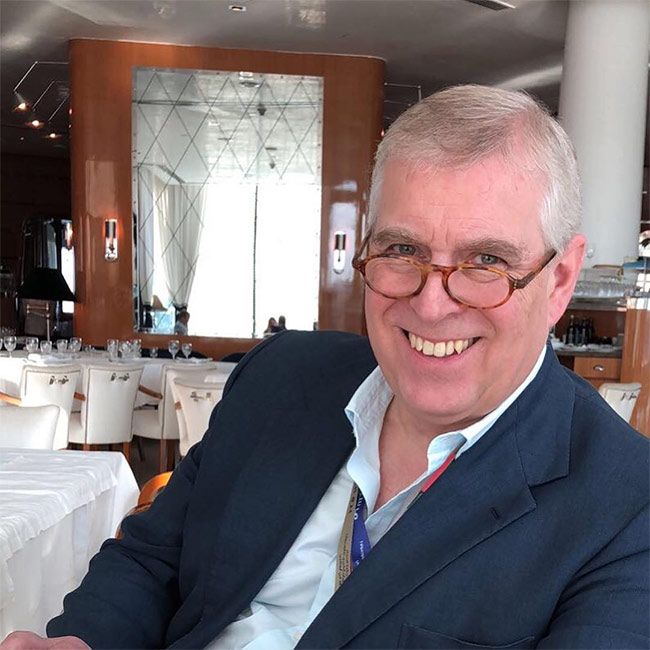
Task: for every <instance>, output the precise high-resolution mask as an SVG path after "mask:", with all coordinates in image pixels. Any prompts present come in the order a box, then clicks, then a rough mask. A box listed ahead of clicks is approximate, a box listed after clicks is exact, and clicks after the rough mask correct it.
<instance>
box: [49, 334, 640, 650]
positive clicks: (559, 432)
mask: <svg viewBox="0 0 650 650" xmlns="http://www.w3.org/2000/svg"><path fill="white" fill-rule="evenodd" d="M375 365H376V362H375V360H374V358H373V356H372V353H371V350H370V347H369V345H368V342H367V340H366V339H363V338H360V337H357V336H354V335H350V334H341V333H335V332H315V333H298V332H287V333H282V334H278V335H276V336H274V337H271V338H270V339H267V340H266V341H265V342H263V343H262V344H260V345H259V346H257V347H256V348H255V349H254V350H253V351H251V352H250V353H249V354H248V355H247V356H246V357H245V358H244V359H243V360H242V361H241V362H240V363H239V365H238V366H237V368H236V370H235V371H234V373H233V374H232V375H231V378H230V380H229V382H228V385H227V388H226V391H225V393H224V397H223V400H222V401H221V403H220V404H219V405H218V406H217V408H216V409H215V411H214V413H213V415H212V419H211V421H210V427H209V430H208V432H207V434H206V436H205V438H204V440H203V442H202V443H200V444H199V445H196V446H195V447H193V448H192V449H191V451H190V453H189V454H188V455H187V457H186V458H185V459H184V460H183V461H182V463H181V464H180V465H179V467H178V468H177V469H176V471H175V472H174V475H173V477H172V480H171V482H170V484H169V486H168V487H167V488H166V489H165V491H164V492H163V493H162V494H161V495H160V496H159V497H158V499H157V500H156V501H155V503H154V504H153V506H152V507H151V509H150V510H149V511H148V512H146V513H144V514H141V515H137V516H134V517H130V518H128V519H127V520H126V521H125V522H124V525H123V531H124V538H123V539H122V540H121V541H115V540H111V541H108V542H106V543H105V544H104V546H103V548H102V550H101V551H100V553H99V554H98V555H97V556H95V558H94V559H93V560H92V562H91V566H90V571H89V573H88V575H87V576H86V578H85V579H84V581H83V583H82V584H81V586H80V587H79V588H78V589H77V590H76V591H74V592H72V593H71V594H69V595H68V596H67V597H66V599H65V609H64V613H63V614H62V615H61V616H59V617H57V618H55V619H53V620H52V621H50V623H49V625H48V634H49V636H60V635H65V634H73V635H77V636H80V637H81V638H83V639H84V640H85V641H86V642H87V643H89V644H90V645H91V646H92V647H94V648H158V647H163V646H171V647H173V648H199V647H203V646H205V645H207V644H208V643H210V641H212V640H213V639H214V638H215V637H216V636H217V635H218V634H219V633H220V631H221V630H223V629H224V627H225V626H227V625H228V624H229V623H230V622H232V621H233V620H235V619H236V617H237V616H238V615H239V614H240V613H241V612H242V611H243V610H244V609H245V608H246V607H248V605H249V604H250V602H251V600H252V599H253V598H254V596H255V595H256V594H257V593H258V591H259V590H260V589H261V588H262V586H263V585H264V584H265V583H266V581H267V580H268V578H269V576H270V575H271V574H272V573H273V571H274V570H275V569H276V567H277V566H278V564H279V563H280V561H281V560H282V558H283V557H284V556H285V554H286V553H287V551H288V550H289V548H290V546H291V544H292V543H293V541H294V540H295V538H296V536H297V535H298V533H299V532H300V530H301V529H302V527H303V525H304V524H305V522H306V520H307V519H308V517H309V515H310V514H311V512H312V511H313V510H314V508H315V507H316V505H317V504H318V502H319V500H320V499H321V497H322V495H323V493H324V492H325V491H326V490H327V488H328V486H329V484H330V482H331V481H332V479H333V478H334V476H335V475H336V473H337V472H338V471H339V469H340V468H341V466H342V465H343V463H344V462H345V461H346V459H347V457H348V456H349V454H350V452H351V450H352V449H353V446H354V439H353V436H352V433H351V427H350V424H349V422H348V420H347V418H346V417H345V414H344V407H345V405H346V403H347V402H348V400H349V398H350V396H351V395H352V393H353V392H354V390H355V389H356V388H357V386H358V385H359V384H360V383H361V381H362V380H363V379H364V378H365V377H366V376H367V374H368V373H369V372H370V370H371V369H372V368H373V367H374V366H375ZM649 452H650V449H649V445H648V440H647V439H645V438H644V437H643V436H641V434H639V433H638V432H636V431H634V430H633V429H631V428H630V427H629V426H628V425H626V424H625V423H624V422H623V421H622V420H621V419H620V418H619V417H618V416H617V415H616V414H615V413H614V412H613V411H612V410H610V409H609V408H608V407H607V405H606V404H605V402H604V401H603V400H602V399H601V398H600V397H599V395H598V394H597V393H596V392H595V391H594V390H593V389H592V388H591V387H590V386H589V385H588V384H587V383H586V382H584V381H582V380H581V379H580V378H578V377H576V376H575V375H574V374H573V373H571V372H569V371H567V370H566V369H564V368H563V367H562V366H561V365H560V364H559V363H558V361H557V358H556V357H555V355H554V354H553V352H552V350H551V349H550V348H549V350H548V353H547V355H546V358H545V361H544V363H543V365H542V368H541V370H540V372H539V374H538V375H537V377H536V378H535V379H534V381H533V382H532V383H531V384H530V385H529V386H528V387H527V388H526V390H525V391H524V392H523V393H522V395H521V396H520V397H519V398H518V399H517V400H516V401H515V403H514V404H513V405H512V406H511V407H510V408H509V409H508V410H507V411H506V412H505V413H504V414H503V415H502V416H501V417H500V418H499V420H498V421H497V422H496V424H495V425H494V426H493V427H492V429H491V430H490V431H489V433H488V434H487V435H485V436H484V437H483V438H481V440H480V441H479V442H478V443H477V444H476V445H475V446H474V447H473V448H472V449H471V450H470V451H469V452H468V453H466V454H463V455H462V456H460V458H458V460H457V461H456V462H454V463H452V464H451V466H450V468H449V469H448V470H447V471H446V472H445V473H444V475H443V476H442V478H441V479H440V480H439V481H437V482H436V483H435V485H434V486H433V487H432V488H431V489H430V490H429V491H428V492H427V493H426V494H425V495H424V496H422V498H420V499H419V500H418V501H417V502H416V503H415V504H414V506H413V507H412V508H410V509H409V510H408V511H407V512H406V513H405V514H404V516H403V517H402V518H401V519H400V520H399V522H398V523H397V524H396V525H395V526H394V527H393V528H391V530H389V531H388V533H387V534H386V535H385V536H384V537H383V538H382V540H381V541H380V542H379V543H378V544H377V545H376V546H375V547H374V548H373V550H372V552H371V553H370V555H369V556H368V558H367V559H366V560H364V562H363V563H362V564H361V565H360V567H359V568H357V569H356V570H355V571H354V572H353V573H352V575H351V576H350V577H349V578H348V579H347V580H346V582H345V583H344V584H343V585H342V586H341V588H340V589H339V590H338V591H337V592H336V593H335V594H334V596H333V597H332V598H331V600H330V601H329V602H328V603H327V605H326V606H325V608H324V609H323V610H322V611H321V613H320V614H319V616H318V617H317V618H316V619H315V620H314V622H313V623H312V625H311V626H310V627H309V628H308V629H307V631H306V633H305V634H304V636H303V637H302V639H301V641H300V643H299V645H298V647H299V648H340V647H349V648H396V647H399V648H474V649H475V648H511V647H517V648H533V647H543V648H647V647H648V645H649V636H650V635H649V631H648V625H649V622H648V621H649V619H648V611H649V603H648V580H649V577H648V576H649V574H650V566H649V562H648V558H649V555H648V536H649V521H648V500H649V498H648V496H649V486H648V476H649V463H648V458H649Z"/></svg>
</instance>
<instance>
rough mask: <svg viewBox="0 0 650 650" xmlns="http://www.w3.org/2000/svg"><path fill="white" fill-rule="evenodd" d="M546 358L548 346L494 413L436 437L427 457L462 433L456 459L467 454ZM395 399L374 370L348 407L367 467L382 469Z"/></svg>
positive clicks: (380, 376) (379, 369) (544, 347)
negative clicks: (384, 431)
mask: <svg viewBox="0 0 650 650" xmlns="http://www.w3.org/2000/svg"><path fill="white" fill-rule="evenodd" d="M545 355H546V346H543V348H542V351H541V352H540V354H539V356H538V357H537V361H536V362H535V365H534V366H533V368H532V370H531V371H530V372H529V373H528V376H527V377H526V378H525V379H524V381H523V382H522V383H521V384H520V385H519V386H518V387H517V388H516V389H515V390H514V391H513V392H512V393H511V394H510V395H509V396H508V397H506V399H504V400H503V402H501V404H499V406H497V407H496V408H495V409H494V410H493V411H491V412H490V413H488V414H487V415H485V416H484V417H483V418H481V419H480V420H479V421H478V422H474V424H470V425H469V426H467V427H465V428H464V429H459V430H457V431H449V432H448V433H445V434H442V436H436V437H435V438H434V439H433V440H432V441H431V443H430V444H429V449H428V451H427V456H428V457H429V458H431V455H432V454H433V453H435V452H437V450H438V448H439V446H440V445H439V443H438V444H436V440H439V439H440V438H442V437H443V436H444V437H445V438H451V437H454V438H458V435H459V434H460V435H461V436H462V437H463V438H464V439H465V442H464V443H463V444H462V446H461V447H460V449H459V450H458V453H457V456H459V455H460V454H462V453H464V452H466V451H467V450H468V449H469V448H470V447H472V446H473V445H474V444H476V442H478V440H479V439H480V438H481V437H482V436H483V435H484V434H485V433H487V431H488V430H489V429H490V428H491V427H492V425H493V424H494V423H495V422H496V421H497V420H498V419H499V417H500V416H501V415H502V414H503V413H504V412H505V411H506V410H507V409H508V407H510V406H511V405H512V404H513V402H514V401H515V400H516V399H517V398H518V397H519V395H521V393H522V392H523V391H524V390H525V389H526V387H527V386H528V384H530V382H531V381H533V379H534V378H535V377H536V376H537V373H538V372H539V369H540V368H541V366H542V362H543V361H544V356H545ZM393 396H394V393H393V391H392V390H391V388H390V386H389V385H388V382H387V381H386V379H385V377H384V374H383V373H382V371H381V368H380V367H379V366H377V368H375V369H374V370H373V371H372V372H371V373H370V374H369V375H368V376H367V377H366V378H365V379H364V381H363V382H362V383H361V385H360V386H359V388H357V390H356V391H355V392H354V395H352V398H351V399H350V401H349V402H348V404H347V406H346V407H345V414H346V416H347V417H348V420H349V421H350V423H351V424H352V430H353V432H354V436H355V440H356V447H357V449H358V450H359V451H360V452H361V454H362V456H363V457H364V459H365V460H366V461H367V462H368V464H369V465H370V466H373V467H374V466H376V467H377V468H378V467H379V450H378V442H379V434H380V433H381V427H382V424H383V421H384V415H385V414H386V409H387V408H388V405H389V404H390V402H391V400H392V399H393Z"/></svg>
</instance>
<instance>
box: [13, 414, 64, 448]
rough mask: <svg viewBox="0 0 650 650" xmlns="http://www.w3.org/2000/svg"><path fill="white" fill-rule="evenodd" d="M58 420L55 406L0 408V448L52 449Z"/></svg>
mask: <svg viewBox="0 0 650 650" xmlns="http://www.w3.org/2000/svg"><path fill="white" fill-rule="evenodd" d="M58 419H59V407H58V406H56V405H55V404H48V405H46V406H5V407H3V408H0V447H13V448H19V449H54V433H55V431H56V423H57V421H58Z"/></svg>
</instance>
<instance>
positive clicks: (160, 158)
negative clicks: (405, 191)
mask: <svg viewBox="0 0 650 650" xmlns="http://www.w3.org/2000/svg"><path fill="white" fill-rule="evenodd" d="M132 109H133V136H132V143H133V152H132V153H133V157H132V161H133V162H132V165H133V170H132V172H133V173H132V179H133V213H134V229H133V230H134V232H133V237H134V246H133V250H134V278H135V287H134V293H135V305H136V310H135V311H136V328H137V329H140V330H141V331H150V332H155V333H173V332H174V331H176V333H179V334H184V333H185V331H183V327H184V326H185V327H186V328H187V333H189V334H192V335H199V336H219V337H232V338H249V337H261V336H262V335H263V333H264V331H265V330H266V329H267V325H268V323H269V319H270V318H271V317H274V318H275V319H276V320H277V319H278V318H279V316H281V315H282V316H284V317H285V318H286V326H287V327H289V328H292V329H312V328H313V327H314V326H315V325H316V321H317V319H318V289H319V273H320V235H321V233H320V222H321V158H322V111H323V79H322V78H321V77H307V76H299V75H279V74H260V73H252V72H221V71H199V70H185V69H178V70H177V69H158V68H134V70H133V99H132ZM183 310H186V311H187V312H189V315H190V318H189V320H188V321H186V318H185V317H182V318H181V319H180V321H179V320H178V319H177V316H178V315H180V313H181V312H182V311H183ZM179 322H180V324H179Z"/></svg>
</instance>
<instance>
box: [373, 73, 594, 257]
mask: <svg viewBox="0 0 650 650" xmlns="http://www.w3.org/2000/svg"><path fill="white" fill-rule="evenodd" d="M492 155H501V156H502V157H503V159H504V161H505V162H506V163H507V164H512V165H516V168H517V169H518V170H522V169H523V170H526V169H529V170H531V171H535V170H537V171H541V172H542V174H543V175H544V176H545V179H546V188H545V194H544V198H543V200H542V205H541V209H540V224H541V228H542V233H543V236H544V240H545V244H546V245H547V246H548V247H549V248H552V249H554V250H556V251H558V252H561V251H563V250H564V248H565V246H566V245H567V244H568V242H569V240H570V239H571V237H573V235H574V234H575V233H576V232H577V231H578V228H579V227H580V220H581V201H580V179H579V177H578V167H577V162H576V156H575V152H574V150H573V146H572V145H571V141H570V140H569V137H568V136H567V134H566V133H565V131H564V129H563V128H562V127H561V126H560V125H559V124H558V123H557V122H556V121H555V120H554V119H553V118H552V117H551V115H550V114H549V112H548V111H547V110H546V109H545V108H544V107H543V106H541V105H540V104H538V103H537V102H536V101H535V100H534V99H533V98H532V97H530V96H529V95H528V94H526V93H524V92H519V91H511V90H502V89H499V88H489V87H487V86H477V85H466V86H454V87H452V88H447V89H446V90H442V91H440V92H437V93H434V94H433V95H430V96H429V97H426V98H425V99H423V100H421V101H419V102H418V103H417V104H415V105H414V106H411V108H409V109H408V110H407V111H405V112H404V113H402V115H400V116H399V118H398V119H397V120H396V121H395V122H394V123H393V124H392V126H391V127H390V128H389V129H388V131H387V132H386V135H385V137H384V139H383V140H382V142H381V143H380V145H379V147H378V149H377V154H376V156H375V167H374V170H373V174H372V185H371V189H370V198H369V218H368V228H369V229H370V228H372V225H373V224H374V222H375V220H376V219H377V210H378V204H379V197H380V194H381V185H382V180H383V174H384V168H385V165H386V161H387V160H389V159H399V160H404V161H407V162H409V163H413V164H415V165H426V166H427V167H429V166H433V167H442V168H448V169H449V168H452V169H459V168H463V167H470V166H472V165H474V164H476V163H478V162H479V161H481V160H483V159H485V158H487V157H489V156H492Z"/></svg>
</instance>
